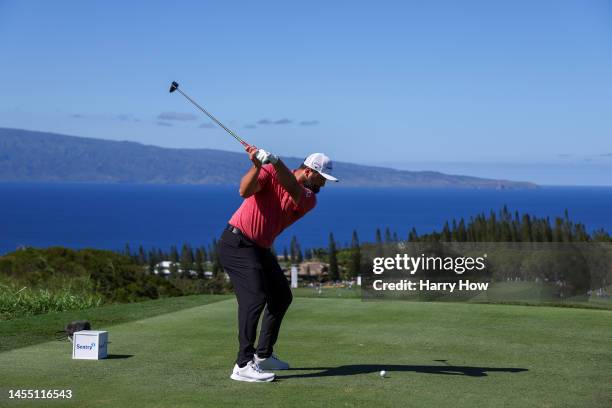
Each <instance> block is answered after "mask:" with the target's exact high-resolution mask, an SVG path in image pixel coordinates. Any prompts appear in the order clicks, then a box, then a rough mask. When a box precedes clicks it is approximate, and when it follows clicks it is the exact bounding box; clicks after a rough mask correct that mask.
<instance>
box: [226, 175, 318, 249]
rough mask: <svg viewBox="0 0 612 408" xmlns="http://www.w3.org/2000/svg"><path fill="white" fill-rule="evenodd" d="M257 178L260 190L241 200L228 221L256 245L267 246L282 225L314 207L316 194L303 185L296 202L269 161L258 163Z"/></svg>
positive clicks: (282, 227) (296, 218) (294, 220)
mask: <svg viewBox="0 0 612 408" xmlns="http://www.w3.org/2000/svg"><path fill="white" fill-rule="evenodd" d="M257 182H258V183H259V186H260V187H261V190H259V191H258V192H257V193H255V194H253V195H252V196H250V197H249V198H247V199H245V200H244V201H243V202H242V205H241V206H240V207H239V208H238V210H236V212H235V213H234V215H232V218H231V219H230V220H229V223H230V225H233V226H234V227H236V228H239V229H240V231H242V233H243V234H244V235H246V237H247V238H249V239H250V240H251V241H253V242H255V243H256V244H257V245H259V246H261V247H264V248H270V247H272V244H273V243H274V239H275V238H276V237H277V236H278V235H279V234H280V233H281V232H283V230H284V229H285V228H287V227H288V226H289V225H291V224H293V223H294V222H296V221H297V220H299V219H300V218H302V217H303V216H304V214H306V213H307V212H308V211H310V210H312V209H313V208H314V206H315V205H316V204H317V198H316V196H315V193H313V192H312V191H311V190H309V189H307V188H306V187H304V186H302V196H301V198H300V202H299V204H298V205H296V204H295V203H294V202H293V199H292V198H291V196H290V195H289V193H288V192H287V191H286V190H285V188H284V187H283V186H282V185H281V183H280V182H279V181H278V177H277V173H276V169H275V168H274V166H273V165H271V164H267V165H265V166H262V167H261V170H260V171H259V176H258V177H257Z"/></svg>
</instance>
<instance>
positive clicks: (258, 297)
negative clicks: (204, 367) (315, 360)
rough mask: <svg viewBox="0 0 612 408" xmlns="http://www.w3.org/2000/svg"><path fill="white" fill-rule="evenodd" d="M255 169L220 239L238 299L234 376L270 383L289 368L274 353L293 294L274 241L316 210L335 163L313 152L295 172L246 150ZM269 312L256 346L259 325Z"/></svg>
mask: <svg viewBox="0 0 612 408" xmlns="http://www.w3.org/2000/svg"><path fill="white" fill-rule="evenodd" d="M246 151H247V153H248V154H249V158H250V159H251V161H252V162H253V166H252V167H251V168H250V169H249V170H248V171H247V172H246V174H245V175H244V176H243V177H242V180H241V181H240V195H241V196H242V197H243V198H244V201H243V202H242V205H241V206H240V208H238V210H236V212H235V213H234V215H233V216H232V217H231V219H230V220H229V223H228V225H227V228H226V229H225V231H223V234H222V235H221V239H220V241H219V247H218V251H219V252H218V253H219V260H220V262H221V265H222V266H223V268H224V269H225V271H226V272H227V274H228V275H229V277H230V279H231V281H232V284H233V286H234V291H235V293H236V299H237V300H238V339H239V343H240V346H239V348H238V357H237V359H236V364H235V365H234V369H233V370H232V374H231V376H230V378H231V379H232V380H236V381H248V382H267V381H272V380H274V373H270V372H265V371H264V370H286V369H288V368H289V364H287V363H286V362H284V361H282V360H280V359H279V358H277V357H276V356H275V355H274V354H272V351H273V347H274V344H275V343H276V339H277V338H278V332H279V330H280V326H281V322H282V320H283V316H284V315H285V312H286V311H287V309H288V308H289V305H290V304H291V300H292V298H293V296H292V295H291V289H290V288H289V284H288V283H287V279H286V278H285V275H284V274H283V271H282V269H281V267H280V266H279V264H278V261H277V260H276V257H275V256H274V254H273V253H272V251H271V249H270V248H271V247H272V244H273V243H274V239H275V238H276V237H277V236H278V235H279V234H280V233H281V232H282V231H283V230H284V229H285V228H287V227H288V226H289V225H291V224H293V223H294V222H295V221H297V220H298V219H300V218H301V217H303V216H304V214H306V213H307V212H308V211H310V210H312V209H313V208H314V207H315V205H316V203H317V200H316V196H315V194H317V193H318V192H319V189H320V188H321V187H323V186H324V185H325V181H326V180H331V181H338V179H336V178H335V177H333V176H332V175H331V171H332V162H331V160H330V159H329V157H327V156H326V155H324V154H322V153H313V154H311V155H310V156H308V157H307V158H306V160H304V163H303V164H302V165H301V166H300V167H299V168H298V169H296V170H293V171H291V170H289V169H288V168H287V166H285V164H284V163H283V162H282V161H281V160H280V159H279V158H277V157H276V156H275V155H273V154H271V153H269V152H266V151H265V150H262V149H257V148H256V147H255V146H249V147H247V148H246ZM264 308H265V312H264V315H263V319H262V322H261V330H260V332H259V343H258V345H257V348H255V347H254V345H255V337H256V335H257V324H258V322H259V317H260V316H261V313H262V311H264Z"/></svg>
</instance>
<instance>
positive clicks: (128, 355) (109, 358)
mask: <svg viewBox="0 0 612 408" xmlns="http://www.w3.org/2000/svg"><path fill="white" fill-rule="evenodd" d="M132 357H134V355H133V354H109V355H107V356H106V358H105V360H115V359H124V358H132Z"/></svg>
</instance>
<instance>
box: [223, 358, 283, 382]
mask: <svg viewBox="0 0 612 408" xmlns="http://www.w3.org/2000/svg"><path fill="white" fill-rule="evenodd" d="M230 378H231V379H232V380H236V381H246V382H270V381H274V373H266V372H264V371H263V370H262V369H261V367H259V365H258V364H257V363H256V362H255V361H249V362H248V363H247V365H245V366H244V367H242V368H240V367H238V364H236V365H234V370H233V371H232V375H230Z"/></svg>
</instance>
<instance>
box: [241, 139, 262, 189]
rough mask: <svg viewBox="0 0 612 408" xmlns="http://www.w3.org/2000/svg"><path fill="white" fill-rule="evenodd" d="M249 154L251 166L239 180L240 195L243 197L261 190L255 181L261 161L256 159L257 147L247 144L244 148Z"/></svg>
mask: <svg viewBox="0 0 612 408" xmlns="http://www.w3.org/2000/svg"><path fill="white" fill-rule="evenodd" d="M245 150H246V151H247V153H248V154H249V158H250V159H251V161H252V162H253V166H251V168H250V169H249V171H247V172H246V174H245V175H244V176H242V180H240V189H239V190H238V191H239V192H240V196H241V197H243V198H249V197H250V196H252V195H253V194H255V193H256V192H258V191H259V190H261V186H260V185H259V183H258V182H257V178H258V176H259V170H261V162H260V161H259V160H257V158H256V157H255V155H256V154H257V147H255V146H248V147H247V148H246V149H245Z"/></svg>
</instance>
